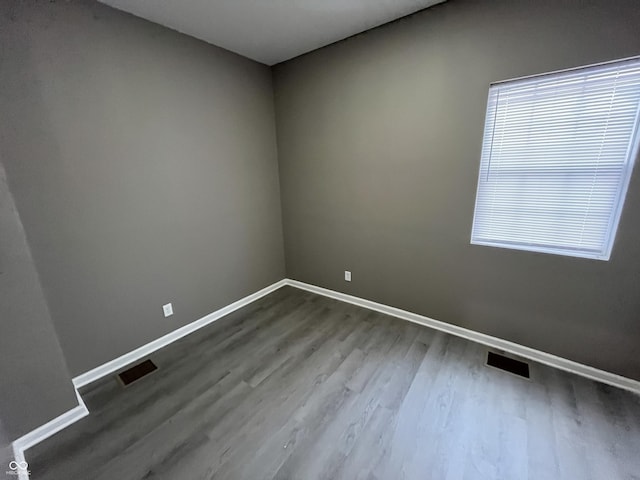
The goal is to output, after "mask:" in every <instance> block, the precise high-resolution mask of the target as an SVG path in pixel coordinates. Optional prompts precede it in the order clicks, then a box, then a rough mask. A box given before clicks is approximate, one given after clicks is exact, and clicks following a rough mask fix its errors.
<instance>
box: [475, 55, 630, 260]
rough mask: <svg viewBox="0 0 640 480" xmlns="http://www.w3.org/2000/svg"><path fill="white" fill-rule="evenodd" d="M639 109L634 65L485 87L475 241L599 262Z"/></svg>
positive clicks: (626, 63) (625, 172)
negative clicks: (486, 91)
mask: <svg viewBox="0 0 640 480" xmlns="http://www.w3.org/2000/svg"><path fill="white" fill-rule="evenodd" d="M639 103H640V60H639V59H633V60H627V61H623V62H616V63H613V64H607V65H603V66H598V67H589V68H584V69H579V70H574V71H570V72H563V73H557V74H549V75H541V76H538V77H533V78H527V79H522V80H516V81H513V82H508V83H501V84H497V85H494V86H492V87H491V88H490V90H489V98H488V102H487V116H486V122H485V129H484V138H483V142H482V156H481V161H480V171H479V178H478V192H477V196H476V207H475V213H474V222H473V229H472V239H471V240H472V243H480V244H493V245H495V246H503V247H504V246H505V245H512V246H513V248H519V249H523V248H525V247H527V246H528V247H527V248H529V249H531V250H535V251H547V252H551V253H562V252H565V253H566V254H569V255H583V256H587V257H590V258H604V257H606V256H607V255H608V251H610V246H611V241H612V237H613V235H612V234H611V232H610V229H611V228H612V226H613V225H615V223H616V221H617V217H616V215H619V211H620V207H621V204H622V202H623V201H624V199H623V198H622V195H621V193H622V192H623V190H624V188H625V186H626V184H627V183H628V176H629V174H630V171H631V168H630V165H631V163H632V162H633V158H630V153H631V152H632V151H633V150H634V148H633V147H634V141H635V139H636V136H637V133H636V130H637V128H638V126H637V115H638V105H639Z"/></svg>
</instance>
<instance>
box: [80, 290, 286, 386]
mask: <svg viewBox="0 0 640 480" xmlns="http://www.w3.org/2000/svg"><path fill="white" fill-rule="evenodd" d="M284 285H286V279H284V280H280V281H278V282H276V283H273V284H271V285H269V286H268V287H265V288H263V289H262V290H258V291H257V292H255V293H252V294H251V295H247V296H246V297H244V298H241V299H240V300H238V301H236V302H233V303H231V304H229V305H227V306H226V307H222V308H221V309H219V310H216V311H215V312H212V313H210V314H208V315H206V316H204V317H202V318H200V319H199V320H196V321H194V322H192V323H190V324H188V325H185V326H183V327H180V328H178V329H176V330H173V331H172V332H169V333H167V334H166V335H163V336H162V337H160V338H157V339H156V340H153V341H151V342H149V343H147V344H145V345H142V346H141V347H139V348H136V349H135V350H132V351H130V352H128V353H125V354H124V355H121V356H120V357H118V358H115V359H113V360H111V361H109V362H107V363H103V364H102V365H100V366H98V367H96V368H93V369H91V370H89V371H88V372H85V373H83V374H81V375H78V376H77V377H75V378H74V379H73V385H74V386H75V387H76V388H82V387H84V386H85V385H88V384H90V383H93V382H95V381H96V380H99V379H101V378H102V377H104V376H106V375H109V374H111V373H114V372H116V371H118V370H120V369H121V368H123V367H126V366H127V365H129V364H130V363H132V362H135V361H136V360H140V359H141V358H144V357H146V356H148V355H150V354H152V353H153V352H155V351H156V350H159V349H161V348H162V347H166V346H167V345H169V344H171V343H173V342H175V341H176V340H179V339H181V338H182V337H184V336H186V335H189V334H190V333H193V332H195V331H196V330H199V329H201V328H202V327H205V326H207V325H209V324H210V323H212V322H215V321H216V320H218V319H220V318H222V317H224V316H225V315H229V314H230V313H232V312H234V311H236V310H238V309H240V308H242V307H244V306H246V305H249V304H250V303H252V302H255V301H256V300H258V299H259V298H262V297H264V296H265V295H268V294H269V293H271V292H273V291H275V290H278V289H279V288H281V287H283V286H284Z"/></svg>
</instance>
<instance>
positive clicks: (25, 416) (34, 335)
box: [0, 158, 78, 471]
mask: <svg viewBox="0 0 640 480" xmlns="http://www.w3.org/2000/svg"><path fill="white" fill-rule="evenodd" d="M0 160H1V158H0ZM0 295H1V297H0V319H1V320H0V352H1V353H2V358H1V361H0V450H4V449H3V448H2V447H3V446H6V445H7V444H8V443H9V442H12V441H13V440H15V439H16V438H18V437H21V436H22V435H24V434H26V433H28V432H30V431H31V430H33V429H34V428H35V427H38V426H40V425H42V424H43V423H46V422H48V421H49V420H52V419H53V418H55V417H57V416H58V415H60V414H61V413H64V412H66V411H67V410H70V409H72V408H73V407H75V406H76V405H78V402H77V400H76V395H75V391H74V389H73V384H72V383H71V376H70V375H69V371H68V369H67V365H66V364H65V360H64V357H63V355H62V350H61V348H60V344H59V343H58V339H57V337H56V334H55V331H54V328H53V324H52V322H51V317H50V316H49V311H48V309H47V304H46V302H45V299H44V295H43V293H42V288H41V287H40V282H39V280H38V274H37V272H36V269H35V266H34V263H33V260H32V258H31V255H30V253H29V247H28V246H27V241H26V238H25V235H24V230H23V228H22V224H21V222H20V217H19V215H18V212H17V210H16V208H15V204H14V202H13V198H12V196H11V193H10V191H9V187H8V184H7V180H6V176H5V172H4V168H3V166H2V163H1V162H0ZM6 466H7V463H0V471H2V469H6Z"/></svg>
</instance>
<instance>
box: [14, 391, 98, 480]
mask: <svg viewBox="0 0 640 480" xmlns="http://www.w3.org/2000/svg"><path fill="white" fill-rule="evenodd" d="M76 397H77V399H78V406H76V407H74V408H72V409H71V410H69V411H67V412H65V413H63V414H62V415H59V416H57V417H56V418H54V419H53V420H51V421H49V422H47V423H45V424H44V425H41V426H39V427H38V428H36V429H35V430H32V431H31V432H29V433H27V434H26V435H24V436H22V437H20V438H18V439H17V440H16V441H15V442H13V444H12V447H13V456H14V460H15V461H16V462H19V463H20V462H24V461H25V458H24V452H25V450H27V449H28V448H31V447H33V446H34V445H36V444H38V443H40V442H42V441H43V440H45V439H47V438H49V437H50V436H52V435H54V434H56V433H58V432H59V431H60V430H63V429H65V428H67V427H68V426H70V425H72V424H74V423H75V422H77V421H78V420H80V419H81V418H84V417H86V416H87V415H89V410H88V409H87V406H86V405H85V403H84V401H83V400H82V397H81V396H80V394H79V393H78V390H76ZM28 478H29V474H28V471H24V470H18V479H19V480H25V479H28Z"/></svg>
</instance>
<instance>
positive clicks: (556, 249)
mask: <svg viewBox="0 0 640 480" xmlns="http://www.w3.org/2000/svg"><path fill="white" fill-rule="evenodd" d="M638 61H640V56H637V57H630V58H624V59H619V60H612V61H608V62H602V63H597V64H591V65H585V66H579V67H575V68H568V69H563V70H555V71H552V72H546V73H542V74H536V75H529V76H523V77H517V78H512V79H507V80H501V81H498V82H492V83H490V84H489V91H488V95H487V106H486V110H485V124H484V129H483V134H482V145H483V147H482V152H481V159H480V162H479V172H478V177H477V187H476V196H475V203H474V209H473V222H472V228H471V245H480V246H488V247H495V248H506V249H509V250H520V251H528V252H534V253H546V254H553V255H561V256H569V257H580V258H587V259H595V260H603V261H608V260H609V259H610V258H611V253H612V251H613V244H614V242H615V238H616V234H617V230H618V226H619V223H620V219H621V216H622V210H623V207H624V203H625V199H626V196H627V193H628V188H629V183H630V181H631V176H632V174H633V170H634V166H635V164H636V162H637V160H638V155H639V154H640V103H639V105H638V108H637V111H636V115H635V124H634V125H633V126H632V128H633V132H632V134H631V137H630V142H629V145H628V148H627V153H626V159H625V163H624V169H623V172H622V174H621V176H620V178H621V182H620V186H619V188H618V190H617V194H616V196H615V204H614V205H615V207H614V208H613V209H612V211H611V214H610V217H609V222H608V226H607V230H606V237H605V241H604V243H603V249H602V250H598V251H595V250H592V251H587V250H586V249H580V247H568V246H545V245H541V244H536V243H527V242H515V241H513V242H510V241H506V240H499V239H478V238H475V237H476V234H475V232H476V220H477V212H478V201H479V198H480V192H481V181H482V175H483V163H484V158H483V157H484V150H485V148H484V144H485V141H486V136H487V132H489V131H490V130H491V129H492V128H494V127H495V122H496V118H497V116H498V107H497V106H496V107H495V112H494V114H493V116H491V117H490V116H489V113H490V110H491V99H492V90H493V89H495V88H498V87H499V86H501V85H505V84H512V85H513V84H517V83H519V82H527V81H530V80H532V79H538V78H543V77H553V76H558V75H562V74H565V73H567V74H568V73H573V72H576V71H580V70H588V69H597V68H599V67H602V68H606V67H610V66H611V65H613V64H618V63H625V62H638ZM490 125H493V127H492V128H491V129H490V128H489V126H490ZM493 134H494V133H493V132H491V135H492V136H493ZM488 161H489V163H490V162H491V158H489V159H488ZM589 168H597V167H585V166H582V167H580V166H578V167H576V168H575V170H578V169H583V170H587V169H589ZM513 175H517V172H513ZM523 178H524V177H523Z"/></svg>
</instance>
